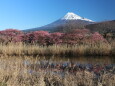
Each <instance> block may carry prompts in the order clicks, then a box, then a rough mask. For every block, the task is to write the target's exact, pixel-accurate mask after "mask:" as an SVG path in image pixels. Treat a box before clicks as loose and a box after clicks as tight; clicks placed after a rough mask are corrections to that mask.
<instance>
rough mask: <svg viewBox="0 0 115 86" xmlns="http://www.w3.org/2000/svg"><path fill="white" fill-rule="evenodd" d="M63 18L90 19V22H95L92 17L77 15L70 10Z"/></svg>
mask: <svg viewBox="0 0 115 86" xmlns="http://www.w3.org/2000/svg"><path fill="white" fill-rule="evenodd" d="M62 20H84V21H89V22H93V21H92V20H90V19H87V18H83V17H81V16H79V15H76V14H75V13H72V12H68V13H67V14H66V15H65V16H64V17H63V18H62Z"/></svg>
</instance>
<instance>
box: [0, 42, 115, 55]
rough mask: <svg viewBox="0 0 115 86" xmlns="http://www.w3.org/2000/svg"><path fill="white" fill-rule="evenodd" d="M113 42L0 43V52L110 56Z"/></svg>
mask: <svg viewBox="0 0 115 86" xmlns="http://www.w3.org/2000/svg"><path fill="white" fill-rule="evenodd" d="M114 45H115V42H112V43H111V44H108V43H97V44H82V45H80V44H79V45H71V46H70V45H52V46H39V45H36V44H34V45H27V44H22V43H10V44H7V45H5V44H0V54H1V55H9V56H13V55H15V56H20V55H22V56H39V55H42V56H48V55H54V56H93V55H95V56H111V55H115V54H114V53H115V46H114Z"/></svg>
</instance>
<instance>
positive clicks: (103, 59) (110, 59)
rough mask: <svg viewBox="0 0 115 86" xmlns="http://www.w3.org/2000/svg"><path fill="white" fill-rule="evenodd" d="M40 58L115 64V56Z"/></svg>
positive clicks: (57, 60) (42, 58) (44, 58)
mask: <svg viewBox="0 0 115 86" xmlns="http://www.w3.org/2000/svg"><path fill="white" fill-rule="evenodd" d="M39 59H40V60H44V61H53V62H76V63H81V64H87V63H91V64H96V63H99V64H115V58H114V57H71V58H70V57H41V58H39Z"/></svg>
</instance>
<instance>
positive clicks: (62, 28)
mask: <svg viewBox="0 0 115 86" xmlns="http://www.w3.org/2000/svg"><path fill="white" fill-rule="evenodd" d="M93 23H95V22H94V21H92V20H90V19H87V18H84V17H80V16H79V15H76V14H75V13H72V12H68V13H67V14H66V15H65V16H64V17H62V18H60V19H58V20H57V21H54V22H53V23H51V24H48V25H45V26H42V27H37V28H32V29H27V30H24V32H31V31H39V30H45V31H49V32H57V31H58V32H68V31H70V30H71V29H81V28H84V26H85V25H88V24H93Z"/></svg>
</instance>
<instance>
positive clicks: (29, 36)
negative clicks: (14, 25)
mask: <svg viewBox="0 0 115 86" xmlns="http://www.w3.org/2000/svg"><path fill="white" fill-rule="evenodd" d="M100 41H101V42H106V40H105V39H104V38H103V36H102V35H100V34H99V33H98V32H95V33H91V32H90V31H89V30H87V29H76V30H74V31H71V32H69V33H60V32H55V33H49V32H47V31H34V32H29V33H24V32H22V31H19V30H15V29H7V30H3V31H0V43H5V44H8V43H10V42H14V43H16V42H23V43H27V44H35V43H36V44H39V45H53V44H83V43H89V42H90V43H97V42H100Z"/></svg>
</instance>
